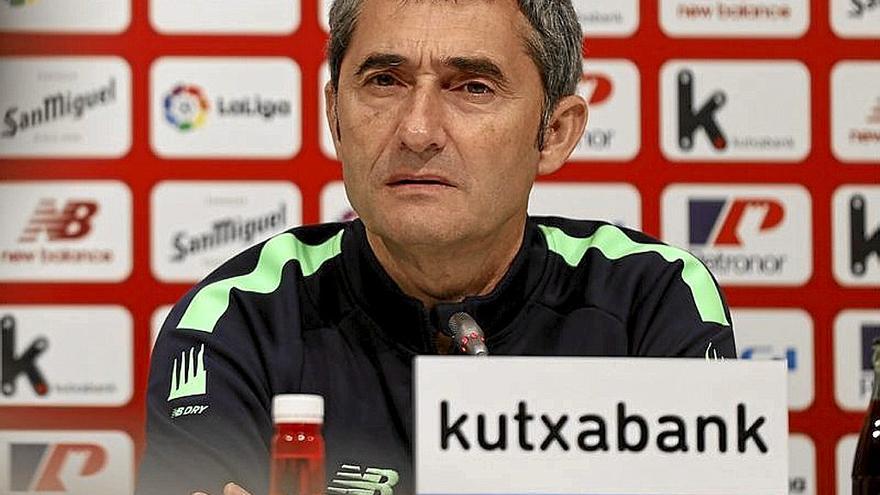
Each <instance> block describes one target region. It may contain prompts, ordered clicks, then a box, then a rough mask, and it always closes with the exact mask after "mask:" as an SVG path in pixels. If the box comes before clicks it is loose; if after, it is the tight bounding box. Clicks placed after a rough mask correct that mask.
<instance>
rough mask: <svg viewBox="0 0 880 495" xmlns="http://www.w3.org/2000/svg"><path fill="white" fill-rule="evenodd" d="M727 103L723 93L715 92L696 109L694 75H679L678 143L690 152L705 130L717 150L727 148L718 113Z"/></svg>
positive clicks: (684, 73) (681, 73)
mask: <svg viewBox="0 0 880 495" xmlns="http://www.w3.org/2000/svg"><path fill="white" fill-rule="evenodd" d="M725 103H727V95H726V94H725V93H724V92H723V91H715V92H714V93H712V96H711V97H710V98H709V99H708V100H706V101H705V102H703V103H702V104H701V105H700V106H699V108H695V107H694V73H693V72H692V71H690V70H683V71H681V72H679V74H678V143H679V146H680V147H681V149H683V150H686V151H689V150H691V149H693V147H694V139H695V135H696V133H697V131H698V130H703V131H705V133H706V136H707V137H708V138H709V142H710V143H711V144H712V147H713V148H715V149H716V150H723V149H725V148H727V138H726V137H725V136H724V132H722V130H721V126H720V125H718V121H717V120H716V118H715V115H716V113H718V111H719V110H720V109H721V108H722V107H724V104H725Z"/></svg>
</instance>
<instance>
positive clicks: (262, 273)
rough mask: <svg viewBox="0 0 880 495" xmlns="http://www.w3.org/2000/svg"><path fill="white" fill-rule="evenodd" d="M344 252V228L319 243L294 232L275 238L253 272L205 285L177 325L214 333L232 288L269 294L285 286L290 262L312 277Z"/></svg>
mask: <svg viewBox="0 0 880 495" xmlns="http://www.w3.org/2000/svg"><path fill="white" fill-rule="evenodd" d="M341 252H342V231H341V230H340V231H339V233H338V234H336V235H335V236H333V237H331V238H330V239H328V240H327V241H325V242H324V243H322V244H318V245H315V246H313V245H309V244H304V243H303V242H302V241H300V240H299V239H297V238H296V236H294V235H293V234H291V233H286V234H281V235H278V236H276V237H273V238H272V239H270V240H269V241H267V242H266V244H265V245H263V248H262V250H261V251H260V258H259V261H257V266H256V268H254V270H253V271H252V272H250V273H248V274H246V275H240V276H238V277H232V278H228V279H225V280H218V281H217V282H214V283H212V284H208V285H206V286H204V287H202V288H201V290H199V291H198V292H197V293H196V295H195V297H193V299H192V301H190V303H189V306H187V308H186V311H185V312H184V313H183V317H182V318H181V319H180V322H179V323H178V324H177V328H179V329H187V330H198V331H201V332H208V333H211V332H213V331H214V326H215V325H216V324H217V321H218V320H219V319H220V317H221V316H222V315H223V313H225V312H226V308H228V307H229V292H230V291H231V290H232V289H238V290H242V291H247V292H255V293H258V294H269V293H270V292H274V291H275V290H276V289H278V286H279V285H281V273H282V270H283V269H284V265H286V264H287V263H288V262H289V261H297V262H298V263H299V266H300V269H301V270H302V273H303V276H305V277H308V276H310V275H312V274H314V273H315V272H317V271H318V269H319V268H320V267H321V265H323V264H324V263H325V262H326V261H327V260H329V259H332V258H334V257H335V256H337V255H338V254H339V253H341Z"/></svg>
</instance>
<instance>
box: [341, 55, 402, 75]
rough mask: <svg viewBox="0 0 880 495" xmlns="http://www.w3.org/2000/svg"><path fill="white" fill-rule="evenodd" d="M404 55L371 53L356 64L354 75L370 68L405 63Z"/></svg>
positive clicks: (383, 67)
mask: <svg viewBox="0 0 880 495" xmlns="http://www.w3.org/2000/svg"><path fill="white" fill-rule="evenodd" d="M406 61H407V60H406V57H404V56H402V55H398V54H396V53H371V54H370V55H368V56H367V58H365V59H364V60H363V62H361V63H360V64H358V66H357V70H355V72H354V73H355V75H357V76H360V75H362V74H363V73H364V72H367V71H368V70H372V69H386V68H388V67H397V66H399V65H403V64H405V63H406Z"/></svg>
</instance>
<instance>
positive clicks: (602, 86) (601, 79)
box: [581, 72, 614, 107]
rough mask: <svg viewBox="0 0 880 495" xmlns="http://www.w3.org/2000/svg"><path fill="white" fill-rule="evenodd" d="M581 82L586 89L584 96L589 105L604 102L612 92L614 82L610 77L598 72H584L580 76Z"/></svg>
mask: <svg viewBox="0 0 880 495" xmlns="http://www.w3.org/2000/svg"><path fill="white" fill-rule="evenodd" d="M581 84H582V85H583V86H584V88H585V89H586V93H585V95H584V97H585V98H586V100H587V103H588V104H589V105H590V106H591V107H592V106H598V105H601V104H603V103H605V102H606V101H608V100H609V99H610V98H611V94H612V93H614V84H613V83H612V82H611V78H610V77H608V76H606V75H605V74H600V73H598V72H587V73H585V74H584V75H583V76H581Z"/></svg>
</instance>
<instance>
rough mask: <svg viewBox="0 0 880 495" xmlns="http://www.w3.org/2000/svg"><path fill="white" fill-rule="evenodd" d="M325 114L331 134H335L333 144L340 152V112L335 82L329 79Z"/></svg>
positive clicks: (337, 151) (325, 93)
mask: <svg viewBox="0 0 880 495" xmlns="http://www.w3.org/2000/svg"><path fill="white" fill-rule="evenodd" d="M324 114H325V116H326V117H327V125H328V126H329V127H330V135H331V136H333V146H334V147H336V153H337V154H338V153H339V113H338V110H337V109H336V88H334V87H333V82H331V81H327V84H325V85H324Z"/></svg>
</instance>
